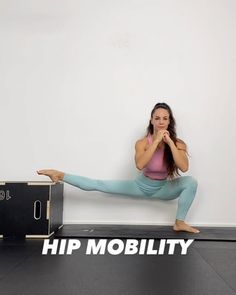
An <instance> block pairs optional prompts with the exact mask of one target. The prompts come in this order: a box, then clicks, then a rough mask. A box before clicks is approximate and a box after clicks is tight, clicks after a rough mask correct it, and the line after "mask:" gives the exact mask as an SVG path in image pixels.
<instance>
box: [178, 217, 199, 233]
mask: <svg viewBox="0 0 236 295" xmlns="http://www.w3.org/2000/svg"><path fill="white" fill-rule="evenodd" d="M173 230H174V231H187V232H190V233H195V234H198V233H200V231H199V230H198V229H196V228H194V227H192V226H190V225H188V224H186V223H185V222H184V221H180V220H176V222H175V224H174V226H173Z"/></svg>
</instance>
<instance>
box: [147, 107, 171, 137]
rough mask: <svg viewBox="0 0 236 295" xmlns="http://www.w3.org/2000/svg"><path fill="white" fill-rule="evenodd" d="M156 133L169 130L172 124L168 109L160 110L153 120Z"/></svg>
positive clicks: (155, 113)
mask: <svg viewBox="0 0 236 295" xmlns="http://www.w3.org/2000/svg"><path fill="white" fill-rule="evenodd" d="M151 123H152V125H153V129H154V131H155V130H156V131H159V130H167V128H168V125H169V124H170V119H169V112H168V111H167V110H166V109H162V108H158V109H156V110H155V112H154V114H153V117H152V118H151Z"/></svg>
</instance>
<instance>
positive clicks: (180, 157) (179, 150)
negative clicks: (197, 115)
mask: <svg viewBox="0 0 236 295" xmlns="http://www.w3.org/2000/svg"><path fill="white" fill-rule="evenodd" d="M168 145H169V147H170V149H171V152H172V156H173V158H174V161H175V164H176V166H177V167H178V168H179V169H180V170H181V171H182V172H186V171H188V167H189V163H188V157H187V155H186V144H185V143H184V142H179V141H177V142H176V145H175V144H174V142H173V140H170V141H169V143H168Z"/></svg>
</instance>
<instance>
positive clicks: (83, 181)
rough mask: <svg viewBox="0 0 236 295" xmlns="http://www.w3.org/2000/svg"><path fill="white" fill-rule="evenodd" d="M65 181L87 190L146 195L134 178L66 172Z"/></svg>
mask: <svg viewBox="0 0 236 295" xmlns="http://www.w3.org/2000/svg"><path fill="white" fill-rule="evenodd" d="M63 181H64V182H66V183H69V184H71V185H73V186H76V187H79V188H80V189H82V190H85V191H100V192H104V193H110V194H119V195H123V196H132V197H144V196H145V195H144V193H143V192H142V191H141V190H140V189H139V188H138V186H137V184H136V183H135V181H134V180H100V179H92V178H88V177H84V176H79V175H72V174H65V175H64V177H63Z"/></svg>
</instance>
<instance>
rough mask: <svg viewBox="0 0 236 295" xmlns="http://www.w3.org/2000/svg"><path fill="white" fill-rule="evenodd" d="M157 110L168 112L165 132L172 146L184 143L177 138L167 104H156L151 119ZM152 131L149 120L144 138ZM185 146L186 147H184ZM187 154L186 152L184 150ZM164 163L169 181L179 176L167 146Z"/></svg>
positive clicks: (170, 111) (173, 120)
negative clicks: (168, 135) (167, 124)
mask: <svg viewBox="0 0 236 295" xmlns="http://www.w3.org/2000/svg"><path fill="white" fill-rule="evenodd" d="M159 108H162V109H165V110H167V111H168V113H169V120H170V123H169V126H168V128H167V130H168V131H169V133H170V138H171V139H172V140H173V142H174V144H175V145H176V142H181V143H184V142H183V141H182V140H181V139H179V138H177V134H176V122H175V118H174V116H173V112H172V110H171V108H170V107H169V106H168V104H166V103H164V102H160V103H157V104H156V105H155V106H154V108H153V109H152V111H151V118H152V117H153V114H154V112H155V111H156V110H157V109H159ZM153 132H154V130H153V125H152V123H151V119H150V120H149V125H148V127H147V134H146V136H147V135H148V134H149V133H150V134H153ZM185 146H186V145H185ZM186 152H187V150H186ZM164 161H165V163H166V166H167V173H168V177H169V178H170V179H173V178H175V177H176V176H177V175H179V176H180V174H179V169H178V167H177V166H176V164H175V162H174V159H173V156H172V152H171V149H170V147H169V145H168V144H166V145H165V150H164Z"/></svg>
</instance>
